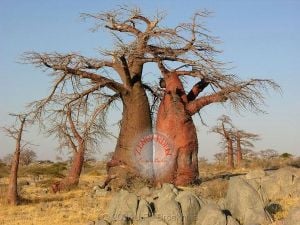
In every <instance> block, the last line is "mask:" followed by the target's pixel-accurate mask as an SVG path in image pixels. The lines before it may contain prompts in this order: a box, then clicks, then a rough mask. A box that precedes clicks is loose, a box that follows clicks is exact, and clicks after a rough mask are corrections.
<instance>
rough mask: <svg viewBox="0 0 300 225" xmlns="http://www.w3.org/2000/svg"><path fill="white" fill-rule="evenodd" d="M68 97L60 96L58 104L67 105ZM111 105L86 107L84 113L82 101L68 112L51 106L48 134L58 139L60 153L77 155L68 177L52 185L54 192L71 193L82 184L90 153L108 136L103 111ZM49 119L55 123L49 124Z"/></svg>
mask: <svg viewBox="0 0 300 225" xmlns="http://www.w3.org/2000/svg"><path fill="white" fill-rule="evenodd" d="M66 97H67V96H60V97H58V99H56V103H58V104H59V102H61V101H62V102H63V101H64V100H63V99H62V98H66ZM111 101H112V99H111ZM110 103H111V102H106V104H102V105H101V104H100V105H99V106H98V105H97V106H96V107H95V108H93V107H92V106H91V105H86V107H84V110H83V108H82V107H81V104H82V102H80V101H78V102H76V101H75V102H73V103H72V104H71V105H68V106H67V107H66V108H65V109H64V110H51V109H53V108H56V107H54V106H53V105H52V107H50V110H49V111H48V117H47V118H48V120H47V123H49V122H50V127H49V128H48V129H47V131H48V134H49V135H54V136H55V137H57V138H58V140H59V143H60V145H59V147H58V149H59V150H61V149H64V148H67V149H68V150H71V152H72V153H73V154H72V161H71V166H70V169H69V172H68V174H67V176H66V177H65V178H64V179H62V180H61V181H59V182H56V183H54V184H53V185H52V190H53V192H57V191H61V190H69V189H71V188H72V187H75V186H77V185H78V183H79V178H80V174H81V171H82V167H83V163H84V160H85V157H86V155H87V153H91V152H92V151H93V150H94V149H95V148H97V147H98V146H99V144H100V141H101V140H102V138H103V137H106V136H107V135H108V133H107V131H106V129H105V118H104V117H103V114H102V113H101V112H102V111H103V110H105V108H106V107H108V106H109V104H110ZM57 108H60V107H57ZM49 119H51V120H50V121H49ZM45 126H47V124H45Z"/></svg>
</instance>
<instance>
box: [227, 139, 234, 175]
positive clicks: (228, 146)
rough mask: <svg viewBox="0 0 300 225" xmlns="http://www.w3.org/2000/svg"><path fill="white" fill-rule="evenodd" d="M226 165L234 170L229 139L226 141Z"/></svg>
mask: <svg viewBox="0 0 300 225" xmlns="http://www.w3.org/2000/svg"><path fill="white" fill-rule="evenodd" d="M227 165H228V167H229V168H230V169H233V168H234V161H233V146H232V140H231V139H227Z"/></svg>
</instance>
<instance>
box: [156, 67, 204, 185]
mask: <svg viewBox="0 0 300 225" xmlns="http://www.w3.org/2000/svg"><path fill="white" fill-rule="evenodd" d="M165 84H166V90H165V94H164V97H163V99H162V101H161V103H160V106H159V110H158V114H157V121H156V131H157V133H158V135H162V137H165V138H166V141H167V142H168V146H167V147H168V148H170V149H171V151H170V154H165V155H163V157H164V161H163V163H164V166H161V165H156V163H154V167H155V173H156V177H155V178H156V182H157V183H164V182H169V183H174V184H176V185H187V184H190V183H193V182H194V181H195V180H196V179H197V178H198V175H199V174H198V160H197V154H198V139H197V133H196V128H195V125H194V123H193V120H192V117H191V115H190V114H189V113H188V111H187V110H186V104H187V102H188V101H187V96H186V94H185V91H184V89H183V85H182V82H181V81H180V79H179V78H178V76H177V74H175V73H169V74H167V75H165ZM157 168H158V169H157Z"/></svg>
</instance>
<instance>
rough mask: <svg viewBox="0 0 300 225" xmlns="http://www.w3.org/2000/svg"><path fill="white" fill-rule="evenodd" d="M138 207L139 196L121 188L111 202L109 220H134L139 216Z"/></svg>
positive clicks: (108, 213)
mask: <svg viewBox="0 0 300 225" xmlns="http://www.w3.org/2000/svg"><path fill="white" fill-rule="evenodd" d="M137 209H138V197H137V196H136V195H135V194H133V193H129V192H128V191H125V190H121V191H120V192H119V193H118V194H117V195H116V196H115V197H114V198H113V199H112V200H111V202H110V205H109V208H108V212H107V221H109V222H111V223H112V222H114V223H116V222H120V221H122V222H123V221H127V220H128V221H129V220H134V219H135V218H136V216H137Z"/></svg>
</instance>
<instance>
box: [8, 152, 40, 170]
mask: <svg viewBox="0 0 300 225" xmlns="http://www.w3.org/2000/svg"><path fill="white" fill-rule="evenodd" d="M13 157H14V154H11V153H10V154H7V155H6V156H4V157H3V162H4V163H5V164H6V165H11V162H12V159H13ZM36 157H37V155H36V153H35V151H33V150H32V149H24V150H22V151H21V153H20V165H25V166H27V165H29V164H30V163H32V162H34V161H35V160H36Z"/></svg>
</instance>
